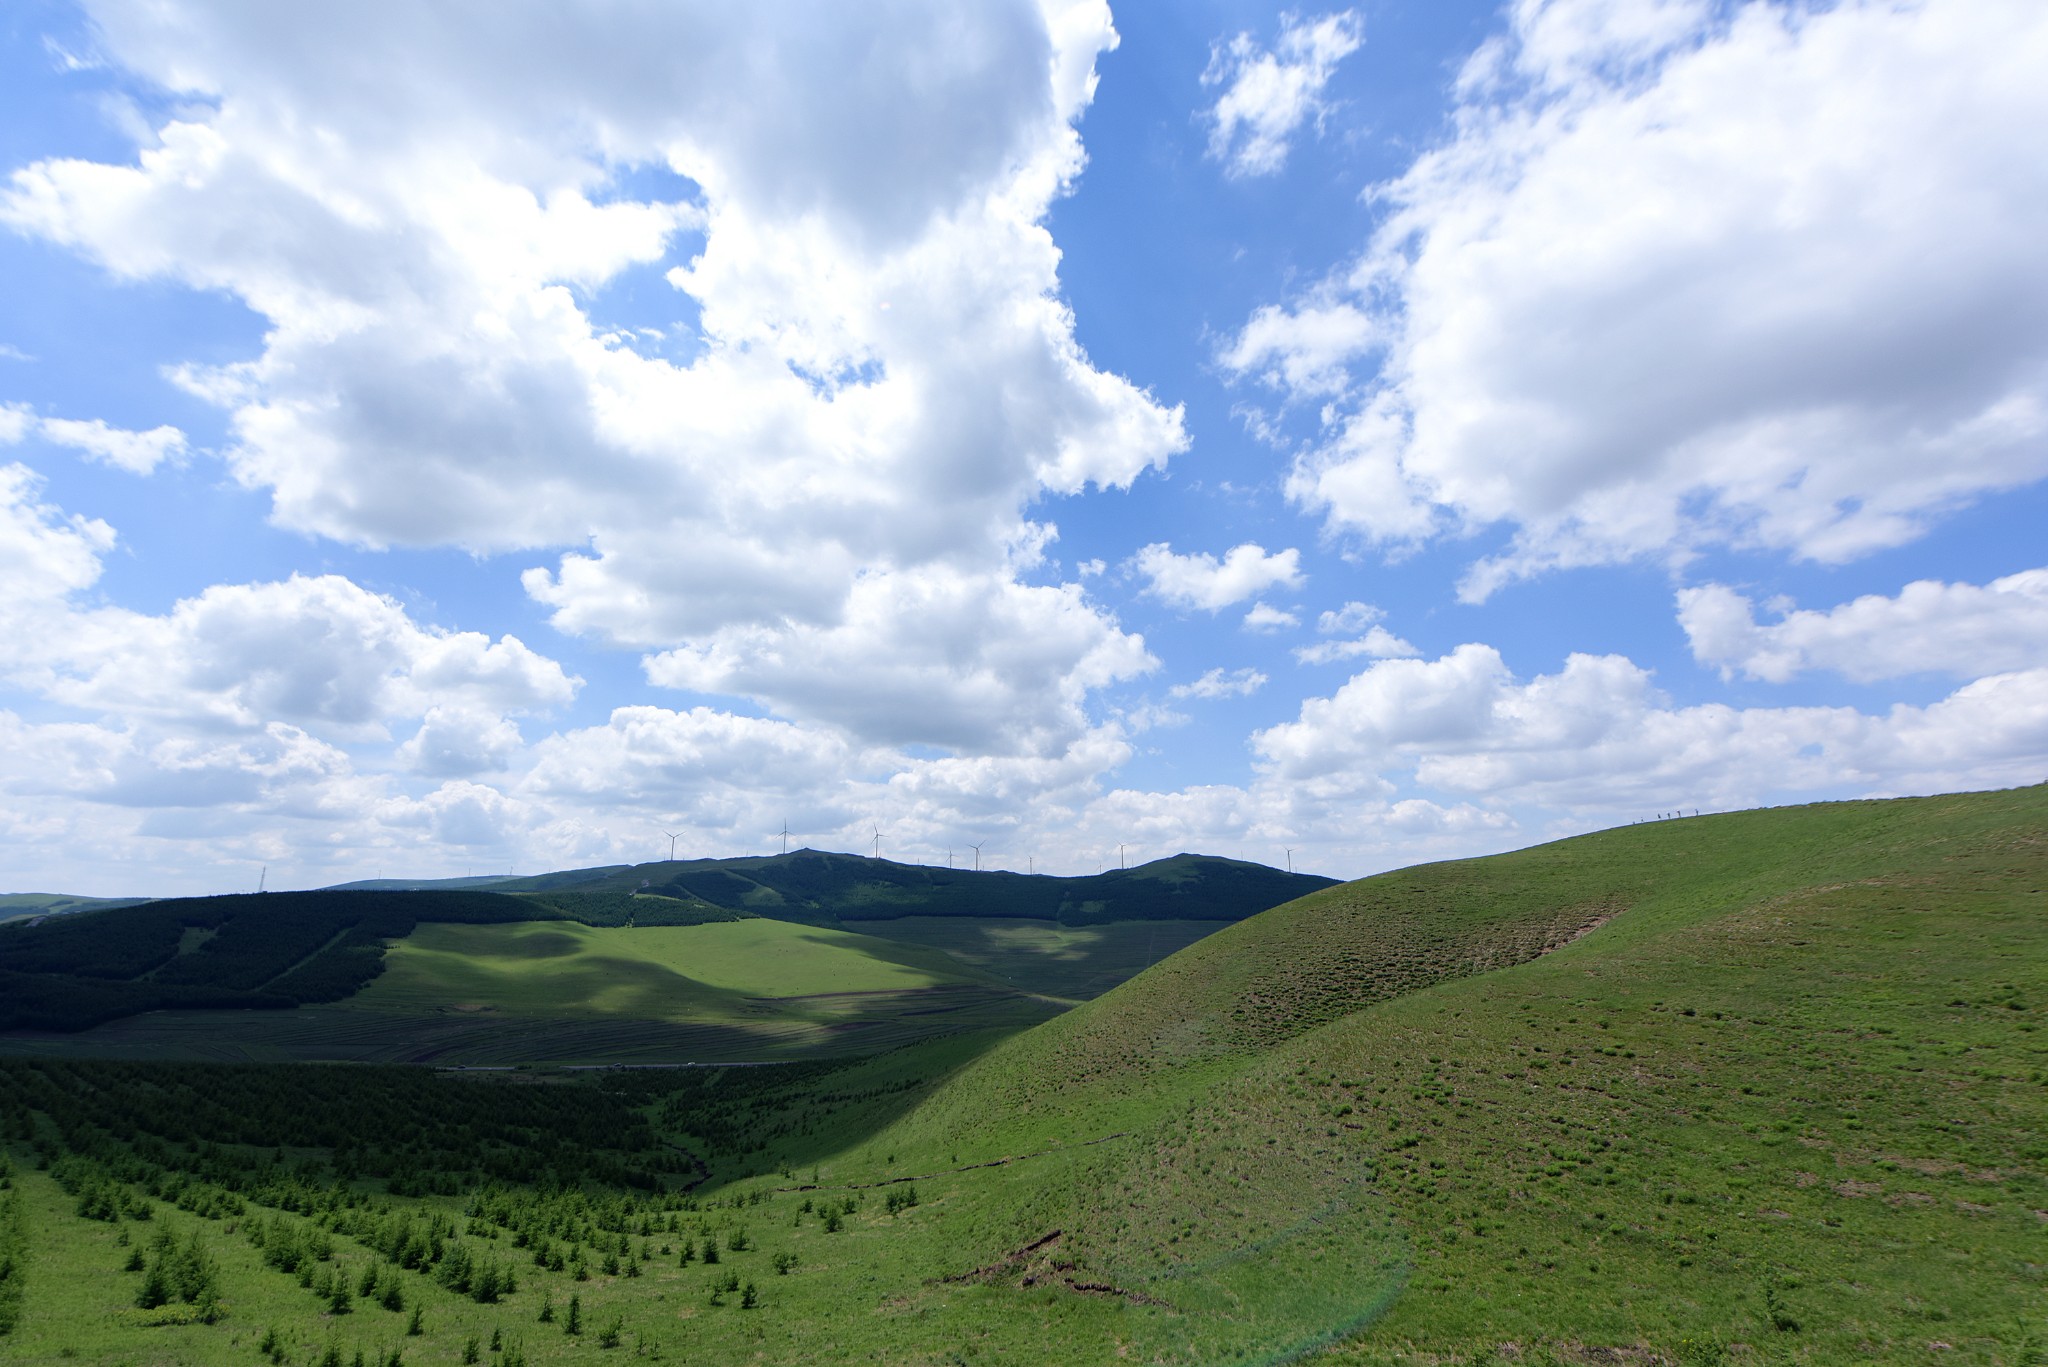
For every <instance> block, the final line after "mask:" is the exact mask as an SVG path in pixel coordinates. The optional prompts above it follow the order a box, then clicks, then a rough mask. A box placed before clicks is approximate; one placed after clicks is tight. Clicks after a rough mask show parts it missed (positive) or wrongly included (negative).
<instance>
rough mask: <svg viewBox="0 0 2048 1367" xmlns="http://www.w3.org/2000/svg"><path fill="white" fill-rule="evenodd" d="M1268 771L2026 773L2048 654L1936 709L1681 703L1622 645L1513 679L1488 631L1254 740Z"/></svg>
mask: <svg viewBox="0 0 2048 1367" xmlns="http://www.w3.org/2000/svg"><path fill="white" fill-rule="evenodd" d="M1252 744H1253V748H1254V750H1255V751H1256V752H1257V753H1258V755H1259V756H1260V759H1261V762H1262V763H1263V764H1264V765H1266V766H1267V767H1268V771H1269V773H1270V774H1271V775H1272V776H1273V777H1275V778H1284V779H1291V780H1294V781H1300V782H1316V781H1328V780H1330V779H1333V778H1347V777H1348V778H1351V779H1353V780H1354V781H1355V780H1358V779H1378V780H1380V781H1383V782H1399V783H1412V784H1415V785H1418V786H1419V787H1421V788H1423V789H1425V790H1431V789H1433V790H1436V791H1438V792H1442V793H1445V794H1462V795H1467V796H1471V797H1484V798H1485V799H1486V800H1487V801H1488V802H1490V803H1540V804H1542V805H1545V806H1548V807H1550V808H1552V809H1553V810H1563V811H1573V810H1578V811H1606V812H1613V811H1617V810H1619V811H1627V810H1630V809H1635V810H1656V809H1660V808H1668V807H1675V806H1693V807H1703V808H1713V807H1716V806H1724V805H1732V806H1752V805H1756V804H1757V803H1759V802H1763V801H1768V800H1771V799H1772V798H1775V797H1778V796H1780V795H1794V794H1821V795H1830V794H1839V793H1842V792H1845V791H1846V792H1858V793H1868V792H1880V793H1881V792H1887V791H1889V792H1916V791H1937V790H1943V789H1947V790H1953V789H1955V788H1958V787H1983V786H1990V785H1996V784H1999V783H2022V782H2033V781H2036V780H2037V779H2038V777H2039V774H2040V771H2041V766H2042V765H2043V763H2044V762H2048V668H2036V669H2030V670H2023V671H2017V672H2013V673H2005V674H1996V675H1991V676H1988V677H1986V678H1982V679H1977V680H1974V681H1972V682H1971V683H1969V684H1966V685H1964V686H1963V687H1961V688H1959V689H1957V690H1956V691H1955V692H1954V693H1952V694H1950V695H1949V696H1948V697H1946V698H1944V699H1942V700H1940V701H1939V702H1936V703H1934V704H1931V705H1929V706H1926V707H1910V706H1905V705H1898V706H1894V707H1893V708H1891V709H1890V710H1889V711H1888V712H1886V713H1885V714H1883V715H1872V714H1869V713H1864V712H1860V711H1857V710H1856V709H1854V708H1849V707H1785V708H1767V707H1758V708H1736V707H1729V706H1726V705H1724V704H1719V703H1709V704H1701V705H1697V706H1691V707H1676V706H1673V705H1672V704H1671V703H1670V701H1669V700H1668V699H1667V698H1666V697H1665V696H1664V695H1663V694H1662V692H1661V691H1660V690H1658V689H1657V688H1656V686H1655V684H1654V682H1653V681H1652V679H1651V677H1650V675H1649V673H1648V672H1647V671H1646V670H1644V669H1642V668H1641V667H1640V666H1638V665H1636V664H1634V663H1633V662H1631V661H1629V660H1627V659H1625V658H1623V657H1621V656H1617V655H1599V656H1596V655H1580V654H1574V655H1572V656H1570V657H1569V658H1568V659H1567V660H1566V662H1565V665H1564V668H1563V669H1562V670H1560V671H1559V672H1557V673H1555V674H1545V675H1539V676H1537V677H1535V678H1533V679H1529V680H1527V681H1523V680H1520V679H1517V678H1516V677H1515V676H1514V674H1513V673H1512V672H1511V671H1510V670H1509V669H1508V667H1507V665H1506V663H1505V662H1504V661H1503V660H1502V659H1501V657H1500V654H1499V652H1498V651H1496V650H1494V649H1493V648H1492V647H1491V646H1485V645H1477V644H1469V645H1463V646H1460V647H1458V648H1457V649H1456V650H1454V651H1452V652H1451V653H1450V654H1448V655H1445V656H1443V657H1441V658H1440V659H1436V660H1386V661H1382V662H1380V663H1378V664H1375V665H1373V666H1372V667H1371V668H1369V669H1367V670H1365V671H1364V672H1363V673H1361V674H1358V675H1356V676H1354V677H1353V678H1352V679H1351V680H1350V681H1349V682H1348V683H1346V684H1345V685H1344V686H1343V687H1342V688H1340V689H1338V690H1337V692H1336V693H1335V694H1333V695H1331V696H1330V697H1327V698H1311V699H1309V700H1307V701H1306V702H1304V703H1303V704H1302V708H1301V713H1300V715H1299V717H1298V718H1297V719H1296V720H1294V721H1291V722H1285V723H1282V724H1280V725H1278V726H1274V727H1270V728H1268V729H1266V730H1264V731H1261V732H1258V733H1257V734H1255V735H1254V736H1253V738H1252Z"/></svg>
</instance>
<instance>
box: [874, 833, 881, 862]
mask: <svg viewBox="0 0 2048 1367" xmlns="http://www.w3.org/2000/svg"><path fill="white" fill-rule="evenodd" d="M881 857H882V828H881V827H880V826H877V827H875V858H877V859H880V858H881Z"/></svg>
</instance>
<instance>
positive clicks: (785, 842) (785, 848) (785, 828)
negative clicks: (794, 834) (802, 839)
mask: <svg viewBox="0 0 2048 1367" xmlns="http://www.w3.org/2000/svg"><path fill="white" fill-rule="evenodd" d="M782 852H783V853H784V854H788V853H789V822H788V821H787V820H786V819H785V820H784V821H783V823H782Z"/></svg>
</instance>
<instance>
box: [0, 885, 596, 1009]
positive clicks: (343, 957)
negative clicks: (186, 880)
mask: <svg viewBox="0 0 2048 1367" xmlns="http://www.w3.org/2000/svg"><path fill="white" fill-rule="evenodd" d="M546 918H554V919H561V918H563V913H562V912H560V911H557V910H554V909H552V908H537V907H536V906H535V905H534V904H532V903H530V902H527V901H525V900H522V899H519V898H513V897H504V896H499V895H496V894H492V893H463V892H415V893H361V892H281V893H244V894H238V895H233V896H227V897H185V898H167V899H165V900H163V901H157V902H146V903H143V904H141V905H139V906H128V907H117V908H114V909H112V910H107V911H99V912H94V913H91V914H89V915H73V916H64V917H57V918H52V919H50V920H46V921H44V922H42V923H41V924H39V925H21V924H14V925H5V926H0V1029H8V1030H18V1029H40V1030H82V1029H85V1028H87V1027H88V1026H92V1025H96V1024H98V1023H99V1022H101V1021H108V1020H113V1019H116V1018H118V1017H121V1016H130V1015H134V1014H136V1013H138V1012H142V1011H153V1010H161V1009H164V1008H167V1007H186V1008H194V1007H204V1008H215V1007H220V1008H225V1007H239V1008H248V1007H255V1008H281V1007H289V1006H296V1005H299V1004H300V1003H302V1002H322V1001H336V1000H339V999H340V998H342V997H346V996H348V995H349V994H351V993H353V992H355V991H356V990H357V989H358V988H360V987H361V986H362V985H363V984H364V983H366V982H368V981H369V980H370V979H371V978H373V977H375V976H376V975H377V974H378V973H379V972H380V971H381V970H382V965H383V957H384V942H385V941H386V940H387V939H394V938H399V937H402V936H405V935H409V934H411V933H412V930H413V927H414V926H416V925H418V924H419V923H420V922H421V921H423V920H425V921H469V922H499V923H503V922H516V921H529V920H537V919H546Z"/></svg>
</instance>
